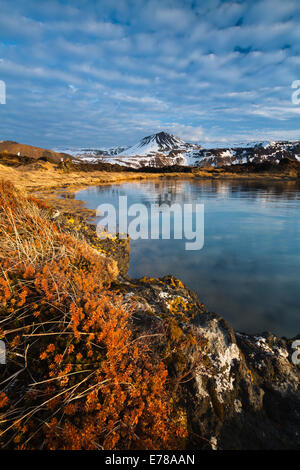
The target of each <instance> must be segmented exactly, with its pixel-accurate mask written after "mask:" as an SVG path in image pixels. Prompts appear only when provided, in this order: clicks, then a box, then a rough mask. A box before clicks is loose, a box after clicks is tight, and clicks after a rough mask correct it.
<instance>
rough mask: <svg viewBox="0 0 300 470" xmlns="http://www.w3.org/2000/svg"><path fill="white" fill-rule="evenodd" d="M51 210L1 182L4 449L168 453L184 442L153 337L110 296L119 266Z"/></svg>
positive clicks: (0, 415)
mask: <svg viewBox="0 0 300 470" xmlns="http://www.w3.org/2000/svg"><path fill="white" fill-rule="evenodd" d="M50 214H51V211H49V209H48V208H47V206H45V204H44V203H41V202H40V201H38V200H35V199H33V198H27V197H24V196H23V195H22V194H21V193H20V192H19V191H18V190H16V189H15V188H14V187H13V185H12V184H10V183H5V182H1V183H0V261H1V274H0V339H3V340H5V343H6V345H7V365H6V366H5V367H4V366H0V367H2V371H1V372H2V376H1V380H0V446H1V447H2V448H9V449H135V448H140V449H145V448H146V449H158V448H178V447H180V446H182V445H184V442H185V437H186V421H185V418H184V416H182V415H181V412H179V411H180V410H179V411H178V410H175V409H174V405H173V403H174V397H173V396H172V393H170V392H169V390H168V382H167V375H168V373H167V368H166V366H165V365H164V364H163V358H162V357H161V355H160V354H159V353H158V352H157V351H156V352H155V353H154V352H153V349H152V347H151V344H152V343H151V336H152V335H151V332H150V333H149V334H146V335H142V336H140V335H139V334H137V332H136V330H135V329H134V327H133V322H132V307H133V306H132V307H130V306H129V305H128V303H127V304H126V305H125V302H123V299H122V296H121V295H118V294H117V293H115V292H111V291H109V286H110V284H111V282H112V281H114V280H115V279H116V277H117V274H118V271H117V267H116V263H115V262H114V261H112V260H111V259H110V258H106V257H104V256H103V255H101V254H99V253H98V252H97V251H96V250H95V249H94V248H92V247H91V246H89V245H88V243H86V242H85V241H84V240H81V239H79V237H78V238H77V237H74V236H72V235H71V234H70V233H64V232H62V231H61V230H60V229H59V228H58V227H57V226H56V225H55V224H54V223H53V222H52V221H51V219H50Z"/></svg>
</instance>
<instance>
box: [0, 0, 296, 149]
mask: <svg viewBox="0 0 300 470" xmlns="http://www.w3.org/2000/svg"><path fill="white" fill-rule="evenodd" d="M299 52H300V4H299V0H284V1H283V0H242V1H222V0H170V1H169V0H98V1H96V0H89V1H88V0H84V1H83V0H81V1H79V0H72V1H71V0H70V1H67V0H47V1H39V0H14V1H13V2H12V1H11V0H0V80H3V81H5V83H6V89H7V96H6V104H5V105H0V140H16V141H19V142H22V143H28V144H32V145H38V146H43V147H48V148H54V147H58V146H62V147H78V146H91V147H94V146H98V147H104V146H111V145H118V144H127V145H130V144H134V143H135V142H136V141H137V140H138V139H140V138H141V137H144V136H145V135H149V134H152V133H155V132H158V131H160V130H165V131H168V132H171V133H173V134H176V135H178V136H179V137H181V138H184V139H185V140H188V141H193V142H199V143H202V144H204V145H206V146H209V145H213V144H214V143H215V142H224V144H225V143H226V144H229V143H233V142H240V141H249V140H269V139H300V125H299V124H300V105H298V106H297V105H295V104H293V103H292V101H291V95H292V92H293V91H294V90H293V89H292V88H291V84H292V82H293V81H294V80H300V54H299Z"/></svg>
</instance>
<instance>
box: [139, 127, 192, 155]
mask: <svg viewBox="0 0 300 470" xmlns="http://www.w3.org/2000/svg"><path fill="white" fill-rule="evenodd" d="M149 144H157V148H156V149H155V150H156V151H166V150H173V149H177V148H179V147H182V145H186V144H185V142H184V141H183V140H181V139H180V138H179V137H176V136H175V135H173V134H168V133H167V132H163V131H162V132H158V133H156V134H152V135H148V136H147V137H144V138H143V139H142V140H141V141H140V142H139V143H138V146H139V147H144V146H146V145H149ZM153 150H154V149H153Z"/></svg>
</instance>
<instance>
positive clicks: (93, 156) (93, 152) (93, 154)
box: [56, 146, 128, 163]
mask: <svg viewBox="0 0 300 470" xmlns="http://www.w3.org/2000/svg"><path fill="white" fill-rule="evenodd" d="M127 148H128V147H125V146H122V147H120V146H119V147H111V148H103V149H94V148H80V149H78V148H57V149H56V152H61V153H66V154H68V155H72V156H73V157H76V158H79V159H80V160H83V161H86V162H90V163H97V162H98V161H101V160H103V159H104V158H107V157H109V156H113V155H118V154H119V153H121V152H123V151H124V150H126V149H127Z"/></svg>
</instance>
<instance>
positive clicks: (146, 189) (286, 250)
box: [76, 179, 300, 336]
mask: <svg viewBox="0 0 300 470" xmlns="http://www.w3.org/2000/svg"><path fill="white" fill-rule="evenodd" d="M120 195H127V197H128V204H131V203H135V202H143V203H146V204H149V203H153V202H157V203H161V202H162V201H163V200H164V199H166V200H168V201H170V202H177V203H186V202H196V203H204V205H205V243H204V247H203V248H202V250H200V251H185V249H184V246H185V242H184V241H181V240H136V241H132V242H131V262H130V270H129V274H130V275H131V276H133V277H142V276H145V275H146V276H155V277H156V276H163V275H165V274H174V275H175V276H177V277H179V278H180V279H181V280H182V281H183V282H184V283H185V284H186V285H187V286H188V287H190V288H191V289H193V290H195V291H196V292H197V293H198V295H199V297H200V299H201V301H202V302H203V303H204V304H205V305H206V306H207V308H208V309H209V310H211V311H215V312H217V313H218V314H220V315H222V316H223V317H224V318H225V319H226V320H228V321H229V322H230V323H231V325H232V326H233V327H234V328H235V329H238V330H240V331H244V332H248V333H258V332H262V331H266V330H268V331H272V332H274V333H276V334H278V335H281V336H283V335H285V336H295V335H296V334H298V333H300V308H299V307H300V185H299V184H297V183H244V182H243V183H241V182H220V181H219V182H218V181H202V182H199V181H198V182H195V181H192V180H181V179H180V180H174V179H173V180H172V179H162V180H160V181H157V180H153V181H150V180H148V181H146V182H141V183H123V184H115V185H111V186H102V187H93V188H89V189H86V190H83V191H80V192H78V193H77V195H76V198H77V199H81V200H84V201H86V203H87V206H88V207H89V208H93V209H95V208H96V207H97V206H98V205H99V204H102V203H103V202H110V203H114V204H115V205H116V207H117V206H118V203H117V201H118V197H119V196H120Z"/></svg>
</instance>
